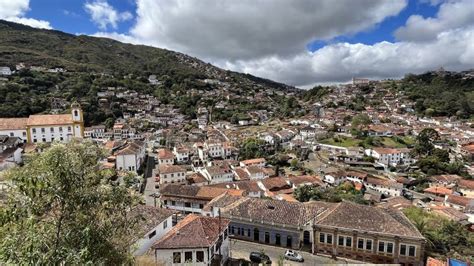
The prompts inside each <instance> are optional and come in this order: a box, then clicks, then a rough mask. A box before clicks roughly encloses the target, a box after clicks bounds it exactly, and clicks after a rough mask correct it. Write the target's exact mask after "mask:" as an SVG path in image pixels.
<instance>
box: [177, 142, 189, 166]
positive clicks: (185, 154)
mask: <svg viewBox="0 0 474 266" xmlns="http://www.w3.org/2000/svg"><path fill="white" fill-rule="evenodd" d="M189 153H190V150H189V149H188V148H186V147H183V146H179V147H177V146H175V147H174V148H173V154H174V155H175V156H176V162H177V163H185V162H187V161H189Z"/></svg>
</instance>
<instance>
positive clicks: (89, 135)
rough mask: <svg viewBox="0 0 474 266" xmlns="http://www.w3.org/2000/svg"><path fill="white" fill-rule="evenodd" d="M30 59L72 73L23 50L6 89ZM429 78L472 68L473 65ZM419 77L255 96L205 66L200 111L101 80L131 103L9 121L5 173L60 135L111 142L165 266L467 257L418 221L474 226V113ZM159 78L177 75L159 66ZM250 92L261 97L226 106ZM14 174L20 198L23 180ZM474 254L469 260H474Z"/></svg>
mask: <svg viewBox="0 0 474 266" xmlns="http://www.w3.org/2000/svg"><path fill="white" fill-rule="evenodd" d="M25 71H28V72H30V73H35V72H36V73H47V75H64V74H65V73H68V72H69V71H67V69H63V68H55V69H47V68H45V67H36V66H27V65H25V64H23V63H19V64H17V65H16V68H15V69H14V70H11V69H10V67H7V66H6V67H0V74H1V75H2V77H1V82H2V83H3V85H0V86H8V85H9V84H11V82H15V81H17V80H18V78H19V77H21V75H24V74H22V73H23V72H25ZM69 75H74V73H70V74H69ZM426 75H430V76H432V77H435V78H438V77H446V76H456V77H457V78H459V79H461V80H471V81H472V80H474V72H473V71H465V72H460V73H454V72H449V71H445V70H444V69H440V70H436V71H432V72H429V73H427V74H426ZM108 78H110V77H108ZM406 79H407V78H405V79H404V80H369V79H365V78H354V79H353V81H352V83H350V84H340V85H337V86H327V87H315V88H314V89H312V90H310V91H309V93H308V92H306V93H301V92H298V91H297V90H291V91H283V90H278V89H275V90H260V91H258V92H255V94H254V95H253V96H242V95H241V93H240V92H239V90H236V89H235V88H233V87H232V85H231V84H230V83H227V82H226V81H225V80H219V79H204V80H201V81H200V82H201V83H202V84H205V85H206V86H207V85H209V86H213V87H216V88H218V89H216V90H195V89H190V90H187V91H186V94H187V96H183V95H181V96H178V95H173V94H171V95H170V97H188V96H189V97H191V96H192V95H196V94H199V95H200V96H201V98H200V100H199V104H200V105H199V104H198V105H197V106H193V108H194V109H195V113H193V114H190V113H186V110H183V108H180V106H177V105H176V104H175V103H171V102H163V100H162V99H161V98H159V97H156V96H154V95H150V94H147V93H142V92H140V91H136V90H134V89H131V88H128V87H125V86H103V87H100V88H98V89H97V90H96V92H95V95H94V99H96V100H97V102H96V103H94V104H95V105H97V106H99V107H100V108H103V109H117V110H119V112H117V113H118V114H120V116H117V117H115V118H114V119H107V120H106V121H105V122H102V123H96V124H94V123H93V121H87V119H86V117H91V115H90V114H85V112H84V110H83V108H82V105H88V103H87V102H81V100H80V99H74V100H68V99H62V98H58V97H54V98H51V101H50V108H48V110H49V113H47V112H43V113H41V114H31V115H29V116H27V117H8V118H0V147H1V149H0V150H1V154H0V170H1V171H2V172H3V173H6V172H8V171H9V169H13V168H15V167H21V166H22V165H24V164H28V160H29V158H30V157H32V156H33V157H34V154H41V153H43V152H45V151H46V150H48V149H49V147H51V146H54V145H61V143H75V142H79V143H83V142H90V143H92V145H94V146H97V147H100V149H102V150H103V151H105V153H104V154H105V155H104V156H102V157H101V158H100V160H99V161H98V163H99V165H100V168H101V169H107V170H110V171H112V172H113V175H112V177H111V178H112V180H113V182H114V183H115V184H117V185H120V186H125V187H127V188H128V189H129V190H131V191H134V192H135V193H137V194H138V195H140V198H141V203H140V204H139V205H138V206H136V207H134V208H133V209H132V210H131V212H133V213H137V214H139V215H143V217H144V219H143V221H142V222H141V223H140V230H139V232H138V233H136V235H135V236H134V239H135V240H134V242H133V243H132V244H131V245H130V249H131V250H133V255H134V256H135V257H137V258H140V259H142V260H149V261H151V262H152V263H156V264H160V263H162V264H163V265H181V264H184V263H192V264H193V265H200V264H205V265H226V264H227V263H232V265H233V263H239V261H246V260H249V259H250V260H251V261H253V262H273V263H280V262H279V261H282V260H286V261H287V262H285V263H290V261H291V263H298V262H303V261H304V262H305V263H308V264H311V265H313V264H314V265H319V264H326V263H328V264H329V263H331V264H335V263H374V264H377V263H383V264H392V263H394V264H400V265H425V264H427V260H428V261H429V262H430V263H435V261H437V260H441V261H442V260H445V259H446V257H448V258H449V256H456V255H460V253H461V252H462V251H461V250H460V249H458V250H456V248H459V247H453V246H451V247H449V249H451V250H452V251H455V252H457V254H454V253H449V254H447V253H444V254H443V253H442V252H443V251H442V250H440V249H443V248H444V249H445V248H447V247H446V246H443V245H445V243H434V244H433V243H430V242H431V241H433V240H432V239H428V236H427V235H426V234H425V231H423V230H427V229H426V227H425V228H424V227H423V226H428V225H422V226H420V223H426V222H427V221H429V220H430V219H433V220H436V219H441V220H445V221H446V223H444V224H441V225H439V226H448V225H449V226H454V225H456V226H458V227H459V228H460V229H457V230H465V232H469V231H470V232H471V233H470V234H472V231H473V230H474V180H473V179H472V177H473V176H474V160H473V159H474V123H473V122H472V120H468V119H464V118H462V115H463V114H459V115H458V116H457V117H456V116H436V115H434V114H433V112H434V111H433V110H425V112H424V114H423V115H421V114H420V113H419V112H417V111H416V108H417V106H416V105H417V102H414V101H413V100H412V99H410V97H409V96H408V95H407V94H406V93H404V92H403V91H400V90H396V89H394V88H396V87H397V86H399V85H400V84H402V83H403V82H406ZM146 82H147V83H148V85H147V86H152V87H153V86H160V85H161V84H162V83H163V82H164V81H162V80H160V79H159V77H158V78H157V76H156V75H149V76H148V77H147V79H146ZM471 83H472V82H471ZM315 95H317V96H315ZM275 96H278V97H284V98H286V99H287V100H286V101H287V104H289V105H290V109H289V110H290V111H289V112H288V110H282V109H280V108H281V106H279V105H277V104H272V101H274V98H273V97H275ZM243 97H245V98H243ZM208 100H209V101H210V102H211V103H213V105H209V104H204V103H208V102H209V101H208ZM242 100H243V101H249V102H251V104H253V105H255V106H257V108H254V109H252V110H249V111H248V112H247V113H245V114H239V115H232V114H231V115H230V116H224V115H223V114H225V113H226V111H227V110H229V108H232V105H233V103H235V102H236V101H242ZM258 106H272V107H271V108H263V107H262V108H261V109H258ZM291 106H294V107H291ZM296 106H298V107H297V108H296ZM471 110H472V109H471ZM282 112H286V113H285V114H284V115H281V113H282ZM471 115H472V114H471ZM66 147H67V146H66ZM2 172H0V178H1V176H2V175H1V173H2ZM0 182H2V185H1V186H0V188H1V190H0V192H1V193H2V195H1V198H2V199H6V198H8V193H9V189H8V187H9V185H8V182H9V181H8V180H0ZM420 219H421V220H420ZM430 230H435V229H434V228H432V229H430ZM443 230H444V229H443ZM453 230H454V229H453ZM455 232H457V231H455ZM463 232H464V231H463ZM459 237H462V236H459ZM471 239H472V236H471ZM460 245H462V244H460ZM465 252H467V253H464V254H463V256H464V257H461V259H462V258H467V259H468V258H469V256H471V258H472V256H473V254H472V250H470V251H465ZM456 258H459V257H456ZM236 265H238V264H236Z"/></svg>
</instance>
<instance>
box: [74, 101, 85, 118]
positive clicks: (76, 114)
mask: <svg viewBox="0 0 474 266" xmlns="http://www.w3.org/2000/svg"><path fill="white" fill-rule="evenodd" d="M71 111H72V121H74V122H84V120H83V115H82V109H81V106H80V105H79V104H78V103H77V102H74V103H73V104H72V105H71Z"/></svg>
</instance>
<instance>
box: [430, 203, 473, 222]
mask: <svg viewBox="0 0 474 266" xmlns="http://www.w3.org/2000/svg"><path fill="white" fill-rule="evenodd" d="M431 209H432V211H433V212H436V213H437V214H439V215H442V216H445V217H446V218H448V219H450V220H452V221H455V222H459V221H463V220H467V219H469V216H467V215H466V214H464V213H462V212H460V211H458V210H456V209H454V208H451V207H447V206H435V207H432V208H431Z"/></svg>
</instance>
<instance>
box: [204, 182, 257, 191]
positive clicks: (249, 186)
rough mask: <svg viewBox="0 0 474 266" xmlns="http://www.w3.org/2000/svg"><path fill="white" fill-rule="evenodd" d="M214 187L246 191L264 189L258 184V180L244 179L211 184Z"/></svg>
mask: <svg viewBox="0 0 474 266" xmlns="http://www.w3.org/2000/svg"><path fill="white" fill-rule="evenodd" d="M211 186H212V187H220V188H232V189H238V190H243V191H246V192H261V191H262V189H261V188H260V187H259V186H258V184H257V180H242V181H234V182H224V183H219V184H214V185H211Z"/></svg>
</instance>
